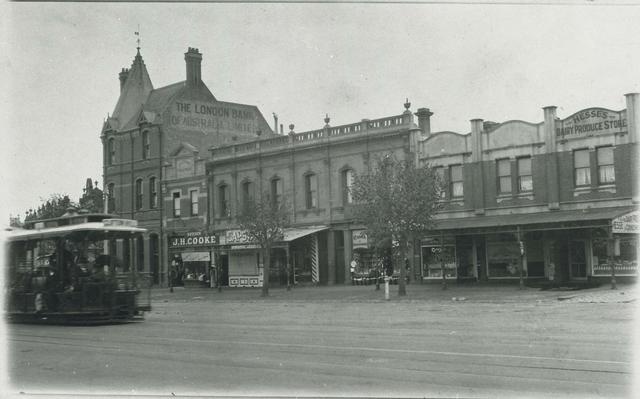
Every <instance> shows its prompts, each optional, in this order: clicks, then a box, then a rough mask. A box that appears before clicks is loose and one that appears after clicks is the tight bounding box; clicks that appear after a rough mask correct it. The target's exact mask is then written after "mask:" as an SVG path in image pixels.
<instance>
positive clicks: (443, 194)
mask: <svg viewBox="0 0 640 399" xmlns="http://www.w3.org/2000/svg"><path fill="white" fill-rule="evenodd" d="M435 171H436V176H438V183H439V184H440V186H439V187H438V190H439V192H440V199H441V200H444V199H445V198H447V184H446V183H447V178H446V176H445V173H444V172H445V168H444V166H437V167H435Z"/></svg>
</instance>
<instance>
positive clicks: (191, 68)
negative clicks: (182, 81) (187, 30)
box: [184, 47, 202, 86]
mask: <svg viewBox="0 0 640 399" xmlns="http://www.w3.org/2000/svg"><path fill="white" fill-rule="evenodd" d="M184 61H185V63H186V64H187V86H194V85H197V84H199V83H200V82H201V80H202V75H201V73H200V63H201V62H202V54H200V52H199V51H198V49H197V48H193V47H189V49H188V50H187V52H186V53H184Z"/></svg>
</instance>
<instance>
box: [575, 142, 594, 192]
mask: <svg viewBox="0 0 640 399" xmlns="http://www.w3.org/2000/svg"><path fill="white" fill-rule="evenodd" d="M573 170H574V172H573V173H574V179H575V181H574V182H575V185H576V187H578V186H588V185H590V184H591V168H590V164H589V150H587V149H584V150H575V151H574V152H573Z"/></svg>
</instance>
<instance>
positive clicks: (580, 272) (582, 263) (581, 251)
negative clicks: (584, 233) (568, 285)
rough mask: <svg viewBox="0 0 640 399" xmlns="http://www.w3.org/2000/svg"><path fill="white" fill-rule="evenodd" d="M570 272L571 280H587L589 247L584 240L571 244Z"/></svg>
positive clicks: (574, 241)
mask: <svg viewBox="0 0 640 399" xmlns="http://www.w3.org/2000/svg"><path fill="white" fill-rule="evenodd" d="M569 271H570V273H571V274H570V278H571V279H583V278H587V246H586V243H585V242H584V241H583V240H573V241H571V242H570V243H569Z"/></svg>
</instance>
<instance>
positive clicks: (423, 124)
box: [415, 108, 433, 136]
mask: <svg viewBox="0 0 640 399" xmlns="http://www.w3.org/2000/svg"><path fill="white" fill-rule="evenodd" d="M415 115H416V116H417V117H418V127H419V128H420V131H422V134H423V135H425V136H428V135H430V134H431V115H433V112H431V111H429V108H418V112H416V113H415Z"/></svg>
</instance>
